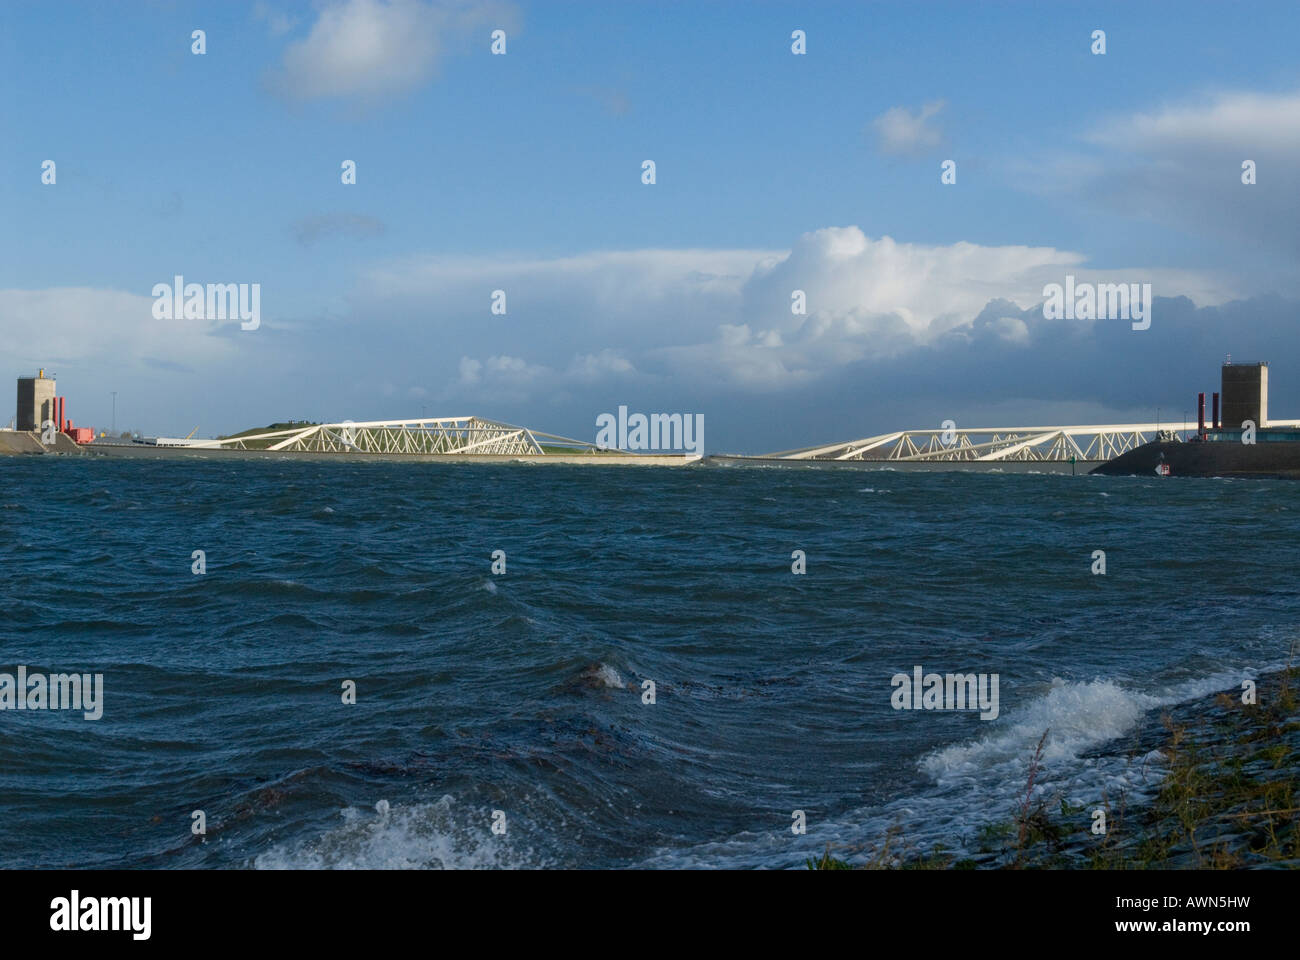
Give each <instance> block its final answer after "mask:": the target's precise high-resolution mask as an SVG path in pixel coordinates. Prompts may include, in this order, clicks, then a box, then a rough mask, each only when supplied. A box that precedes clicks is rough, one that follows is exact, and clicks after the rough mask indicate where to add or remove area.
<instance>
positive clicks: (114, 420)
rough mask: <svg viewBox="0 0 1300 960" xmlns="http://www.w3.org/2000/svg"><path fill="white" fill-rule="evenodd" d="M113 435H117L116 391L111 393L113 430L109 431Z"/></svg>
mask: <svg viewBox="0 0 1300 960" xmlns="http://www.w3.org/2000/svg"><path fill="white" fill-rule="evenodd" d="M109 433H112V434H114V435H116V434H117V391H116V390H114V391H113V429H112V430H110V431H109Z"/></svg>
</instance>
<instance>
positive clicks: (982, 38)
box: [0, 0, 1300, 453]
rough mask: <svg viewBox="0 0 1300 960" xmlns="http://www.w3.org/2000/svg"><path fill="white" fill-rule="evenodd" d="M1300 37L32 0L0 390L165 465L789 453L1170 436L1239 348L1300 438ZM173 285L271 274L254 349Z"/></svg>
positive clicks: (24, 12) (1257, 26)
mask: <svg viewBox="0 0 1300 960" xmlns="http://www.w3.org/2000/svg"><path fill="white" fill-rule="evenodd" d="M195 30H202V31H203V52H202V53H196V52H194V47H195V40H194V38H193V32H194V31H195ZM498 30H500V31H503V32H504V38H505V52H504V54H494V53H493V52H492V44H493V41H492V35H493V33H494V31H498ZM1098 30H1101V31H1104V35H1105V52H1104V53H1095V52H1094V49H1095V48H1096V46H1097V41H1096V40H1095V39H1094V32H1095V31H1098ZM795 31H803V37H804V43H803V46H804V49H805V51H806V52H804V53H801V54H799V53H795V52H794V50H793V49H792V47H794V46H795V45H796V41H795V40H794V39H792V34H793V33H794V32H795ZM1297 37H1300V5H1296V4H1294V3H1276V4H1270V3H1260V4H1250V5H1246V6H1241V5H1231V4H1223V3H1214V4H1208V3H1207V4H1201V3H1196V2H1189V0H1184V2H1178V3H1154V2H1153V3H1142V4H1133V3H1131V2H1125V3H1115V4H1108V3H1093V4H1066V3H1047V4H1029V3H1024V4H1020V3H1002V4H992V3H990V4H984V3H980V4H974V3H953V4H944V3H898V4H894V3H865V2H857V3H832V2H825V3H765V2H744V3H728V2H697V3H679V2H668V0H664V2H654V3H642V2H636V0H626V2H618V3H597V2H594V0H593V2H559V0H552V2H547V3H529V2H523V0H515V2H509V0H487V2H463V0H320V2H312V3H288V2H277V0H256V2H250V3H243V2H238V0H223V2H204V3H200V2H183V0H176V2H151V0H137V2H132V3H121V4H103V3H89V2H88V3H61V2H48V0H46V2H28V0H6V2H5V3H4V4H0V377H4V378H7V379H8V380H9V382H10V383H12V382H13V378H16V377H18V376H28V375H32V374H34V373H35V372H36V370H37V369H39V368H44V369H45V370H46V371H47V373H53V374H56V375H57V377H58V380H59V392H60V393H61V394H63V395H65V396H67V397H68V400H67V404H68V414H69V416H71V417H72V418H73V419H74V420H75V421H76V422H77V424H78V425H82V426H92V425H93V426H95V427H97V428H101V429H108V428H109V427H110V425H111V424H112V422H113V418H114V416H115V418H116V422H115V425H116V428H117V429H118V430H119V431H120V430H123V429H131V430H138V431H141V432H143V433H145V434H146V435H163V436H185V435H186V434H188V433H189V432H190V431H191V430H196V434H195V435H196V436H205V437H206V436H216V435H220V434H224V433H230V432H234V431H237V430H241V429H245V428H248V427H253V426H261V425H265V424H269V423H273V422H278V421H284V420H289V419H311V420H323V421H329V422H338V421H342V420H355V421H361V420H385V419H401V418H408V417H424V416H428V417H435V416H464V415H471V414H472V415H477V416H481V417H485V418H489V419H496V420H502V421H505V422H508V423H514V424H521V425H525V426H529V427H532V428H535V429H538V430H543V431H546V432H549V433H555V434H561V435H565V436H569V437H574V438H577V439H580V440H588V441H590V440H594V439H595V433H596V420H597V418H598V417H599V416H600V415H601V414H602V413H606V412H615V411H617V410H618V408H619V407H620V406H626V407H628V408H629V410H631V411H634V412H636V411H639V412H645V413H654V412H663V413H684V414H700V415H703V416H704V421H705V447H706V449H707V451H708V452H713V453H716V452H744V453H762V452H766V451H773V450H784V449H790V448H795V447H801V446H811V445H814V444H819V443H829V442H834V441H841V440H849V439H852V438H856V437H863V436H869V435H873V434H877V433H881V432H885V431H888V430H894V429H901V428H913V429H920V428H928V427H929V428H937V427H939V426H940V424H941V423H942V422H943V421H944V420H948V419H951V420H953V421H954V422H955V423H956V424H958V425H959V426H961V427H979V426H997V425H1007V426H1019V425H1031V424H1033V425H1039V424H1042V425H1047V424H1062V423H1070V424H1075V423H1078V424H1083V423H1105V422H1134V421H1143V422H1145V421H1150V420H1154V419H1155V418H1156V416H1157V410H1159V411H1161V413H1160V416H1161V417H1162V419H1164V420H1177V419H1178V418H1179V417H1180V416H1182V415H1185V414H1186V413H1187V412H1188V411H1191V413H1192V415H1193V416H1194V415H1195V395H1196V392H1197V391H1200V390H1205V391H1210V390H1215V389H1217V388H1218V371H1219V365H1220V363H1222V362H1223V360H1224V358H1225V357H1226V356H1227V355H1228V354H1231V355H1233V356H1234V357H1235V358H1237V359H1238V360H1239V361H1251V360H1265V361H1268V362H1269V364H1270V368H1271V373H1270V388H1271V398H1270V413H1271V414H1272V415H1273V416H1274V417H1279V418H1283V417H1289V418H1300V364H1298V363H1297V362H1296V358H1297V356H1300V351H1298V350H1297V346H1300V336H1298V334H1300V328H1298V327H1297V324H1298V323H1300V309H1297V308H1298V307H1300V55H1297V52H1296V42H1295V41H1296V38H1297ZM647 160H651V161H653V162H654V174H655V176H654V182H653V183H646V182H643V180H644V176H643V174H644V166H643V164H644V162H645V161H647ZM48 161H53V167H52V168H51V167H50V166H49V164H48ZM346 161H352V163H354V164H355V183H345V182H343V181H344V179H345V177H344V176H343V165H344V163H345V162H346ZM948 161H951V164H950V169H951V170H952V171H953V172H954V173H955V182H952V183H945V182H943V176H942V174H943V172H944V165H945V163H946V162H948ZM1245 161H1251V162H1252V163H1253V164H1254V173H1255V176H1254V181H1255V182H1253V183H1243V166H1242V165H1243V163H1244V162H1245ZM51 169H52V172H53V177H52V178H51V177H50V175H49V171H50V170H51ZM49 179H53V181H54V182H44V181H46V180H49ZM950 179H952V178H951V177H950ZM178 275H179V276H183V277H184V279H185V282H186V283H199V284H209V283H220V284H250V285H251V284H258V285H259V291H260V316H259V324H258V325H257V326H256V329H244V326H247V324H244V325H241V323H240V320H239V318H225V319H222V318H218V317H215V316H204V317H191V318H185V317H181V318H174V317H159V316H156V313H157V310H156V309H155V303H156V300H155V296H154V293H153V291H154V289H155V286H156V285H158V284H168V285H170V284H172V282H173V278H174V277H175V276H178ZM1067 275H1070V276H1073V277H1074V278H1075V279H1076V281H1078V282H1083V283H1096V284H1102V283H1139V284H1150V285H1151V286H1150V289H1151V296H1152V297H1153V301H1154V302H1153V304H1152V307H1151V317H1150V319H1151V324H1150V327H1149V328H1148V329H1141V330H1136V329H1133V328H1132V325H1131V324H1130V323H1129V322H1128V321H1127V320H1126V319H1113V318H1111V319H1097V320H1089V319H1085V320H1068V321H1065V320H1060V319H1049V318H1048V317H1046V316H1045V315H1044V310H1043V307H1042V303H1043V300H1044V288H1045V287H1046V286H1047V285H1049V284H1053V283H1057V284H1062V283H1064V282H1065V278H1066V276H1067ZM796 290H800V291H803V294H804V297H803V299H804V301H805V312H803V313H796V312H794V311H793V310H792V306H793V304H794V301H793V299H792V294H793V292H794V291H796ZM494 291H503V292H504V304H503V305H504V313H502V312H499V310H500V307H501V306H502V303H501V300H500V299H498V301H497V304H498V312H493V309H492V307H493V303H494ZM7 389H12V388H7ZM114 392H116V394H117V398H116V413H115V415H114V412H113V411H114V406H113V404H114V400H113V393H114ZM8 396H9V397H11V398H12V397H13V393H9V394H8ZM10 402H12V401H10ZM12 415H13V408H12V407H11V406H9V404H8V403H0V424H3V423H4V422H7V421H8V419H9V418H10V417H11V416H12Z"/></svg>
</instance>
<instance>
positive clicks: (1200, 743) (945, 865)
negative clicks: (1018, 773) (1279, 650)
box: [806, 666, 1300, 870]
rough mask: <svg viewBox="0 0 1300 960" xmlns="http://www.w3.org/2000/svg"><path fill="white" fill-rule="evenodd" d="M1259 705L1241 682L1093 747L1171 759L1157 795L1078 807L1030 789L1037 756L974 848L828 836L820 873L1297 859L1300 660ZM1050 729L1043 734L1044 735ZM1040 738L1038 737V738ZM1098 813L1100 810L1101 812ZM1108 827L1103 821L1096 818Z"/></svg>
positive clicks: (1271, 678)
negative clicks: (856, 843) (843, 847)
mask: <svg viewBox="0 0 1300 960" xmlns="http://www.w3.org/2000/svg"><path fill="white" fill-rule="evenodd" d="M1254 695H1255V698H1256V703H1255V704H1253V705H1252V704H1246V703H1243V702H1242V701H1243V697H1244V696H1245V694H1244V693H1243V690H1242V689H1241V688H1230V689H1227V690H1221V691H1218V692H1215V693H1211V694H1207V695H1205V696H1202V697H1198V698H1196V699H1193V700H1189V701H1186V702H1184V703H1180V704H1175V705H1173V706H1165V707H1157V708H1153V709H1151V710H1149V711H1147V713H1146V714H1145V716H1144V717H1143V719H1142V721H1141V722H1140V723H1139V725H1138V727H1137V729H1136V730H1134V731H1133V732H1132V733H1131V734H1130V735H1128V736H1126V737H1124V738H1123V739H1122V740H1117V741H1113V742H1112V743H1110V744H1107V745H1105V746H1103V747H1101V748H1098V749H1097V750H1096V751H1093V755H1094V756H1111V757H1114V756H1121V757H1125V758H1126V759H1127V760H1129V761H1130V762H1133V763H1144V762H1147V761H1148V760H1149V758H1150V756H1151V754H1152V753H1153V752H1158V753H1159V754H1160V756H1161V758H1162V760H1161V762H1160V764H1159V766H1160V768H1161V771H1162V775H1160V776H1159V777H1158V779H1155V778H1153V779H1154V782H1153V792H1152V794H1151V796H1150V798H1149V799H1148V800H1145V801H1139V802H1137V803H1133V804H1130V800H1131V798H1130V797H1129V796H1128V795H1126V794H1121V795H1119V796H1116V797H1109V798H1104V799H1103V801H1102V803H1101V804H1100V805H1088V806H1078V807H1075V806H1071V805H1070V804H1069V803H1068V802H1066V801H1065V800H1064V798H1062V797H1061V796H1060V795H1059V794H1058V793H1054V792H1044V793H1040V794H1038V795H1033V794H1032V787H1033V780H1034V776H1035V773H1036V770H1037V762H1036V758H1035V760H1034V761H1033V762H1031V764H1030V774H1029V779H1028V783H1027V785H1026V789H1025V791H1024V795H1025V796H1026V798H1027V799H1026V800H1025V801H1024V802H1023V803H1022V804H1020V805H1019V808H1018V809H1012V810H1008V811H1007V819H1006V820H1005V821H1002V822H1000V823H999V824H997V825H996V826H995V827H992V828H986V829H985V830H982V831H981V832H980V835H979V849H978V852H976V853H975V854H974V855H969V856H963V857H961V858H958V857H956V856H954V855H952V854H948V853H946V852H945V850H944V846H943V845H942V844H936V845H934V846H933V847H931V848H930V849H928V850H917V849H914V848H910V847H909V846H908V844H907V842H906V838H905V837H900V836H899V834H898V833H897V832H891V833H890V834H889V835H887V836H886V838H885V839H884V840H883V841H882V842H881V843H880V844H878V845H877V846H876V847H875V848H873V849H871V850H869V851H868V853H867V854H866V857H865V859H860V858H855V859H854V860H852V861H848V860H843V859H840V858H839V857H837V856H836V854H835V846H834V845H830V846H828V847H827V849H826V851H825V852H824V853H823V854H822V855H821V856H820V857H818V858H816V859H808V860H807V861H806V866H807V867H808V868H809V869H813V870H857V869H902V870H915V869H930V870H988V869H993V870H998V869H1011V870H1016V869H1053V870H1087V869H1091V870H1188V869H1192V870H1237V869H1267V868H1289V869H1298V868H1300V667H1294V666H1291V667H1287V668H1284V669H1281V670H1277V671H1274V672H1272V673H1267V674H1263V675H1261V676H1260V677H1259V678H1258V679H1257V680H1256V681H1255V691H1254ZM1044 736H1046V735H1044ZM1040 746H1041V744H1040ZM1099 814H1100V815H1099ZM1099 825H1100V827H1101V829H1100V830H1099V829H1098V827H1099Z"/></svg>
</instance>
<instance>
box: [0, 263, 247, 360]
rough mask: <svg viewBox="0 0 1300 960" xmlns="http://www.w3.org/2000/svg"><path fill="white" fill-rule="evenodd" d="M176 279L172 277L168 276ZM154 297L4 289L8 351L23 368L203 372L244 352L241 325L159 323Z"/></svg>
mask: <svg viewBox="0 0 1300 960" xmlns="http://www.w3.org/2000/svg"><path fill="white" fill-rule="evenodd" d="M168 281H170V278H168ZM153 305H154V300H153V297H151V296H144V295H142V294H135V293H126V292H123V291H121V290H101V289H93V288H89V287H56V288H51V289H46V290H0V351H2V352H3V353H5V354H6V355H7V356H10V357H12V358H13V359H14V360H16V361H18V362H23V363H27V364H29V365H30V364H37V365H39V366H43V367H49V366H50V365H51V364H55V363H58V364H61V365H76V366H84V365H86V364H88V363H89V362H91V361H94V362H95V363H98V364H102V365H104V366H112V367H115V368H117V369H120V370H125V371H129V370H136V369H139V367H140V364H141V362H142V361H144V362H146V363H147V364H148V365H150V366H152V367H154V368H163V369H166V368H170V369H186V368H188V369H198V368H200V367H204V366H210V365H212V364H216V363H221V362H224V361H226V360H229V359H231V358H233V357H234V356H235V354H236V353H237V350H236V347H235V342H237V341H233V339H232V338H231V337H229V336H221V335H219V334H218V332H219V331H221V330H222V329H223V327H224V332H225V333H230V332H232V331H234V332H238V324H239V321H238V320H237V319H236V320H227V321H207V320H159V319H156V318H155V317H154V315H153Z"/></svg>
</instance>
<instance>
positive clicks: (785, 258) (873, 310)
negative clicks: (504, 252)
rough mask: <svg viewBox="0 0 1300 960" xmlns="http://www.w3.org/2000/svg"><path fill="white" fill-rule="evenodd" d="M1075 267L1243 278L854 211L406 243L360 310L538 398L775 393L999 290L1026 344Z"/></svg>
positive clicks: (485, 378)
mask: <svg viewBox="0 0 1300 960" xmlns="http://www.w3.org/2000/svg"><path fill="white" fill-rule="evenodd" d="M1067 274H1072V275H1073V276H1074V277H1075V279H1076V281H1077V282H1080V283H1082V282H1097V283H1130V282H1137V283H1150V284H1152V292H1153V295H1155V296H1160V297H1163V296H1178V295H1187V296H1190V297H1192V298H1194V299H1195V300H1196V301H1197V302H1198V303H1201V304H1210V303H1220V302H1223V301H1224V300H1226V299H1229V298H1230V297H1231V296H1234V295H1236V293H1237V291H1235V290H1226V289H1220V288H1219V287H1217V286H1216V285H1215V284H1214V282H1213V281H1212V280H1211V279H1209V278H1206V277H1203V276H1200V275H1198V274H1196V273H1193V272H1190V271H1173V270H1167V269H1148V268H1143V267H1129V268H1124V269H1099V268H1095V267H1091V266H1088V265H1087V264H1086V257H1085V256H1084V255H1083V254H1081V253H1077V252H1073V251H1068V250H1058V249H1056V248H1053V247H1030V246H1019V245H1017V246H998V247H993V246H982V245H980V244H974V243H966V242H961V243H955V244H948V245H926V244H915V243H902V242H899V241H896V240H894V239H893V238H891V237H879V238H871V237H868V236H866V235H865V234H864V233H863V232H862V231H861V230H860V229H859V228H858V227H855V226H849V227H827V228H824V229H821V230H816V231H813V232H810V233H807V234H805V235H803V236H801V237H800V238H799V239H798V240H797V241H796V242H795V244H794V246H793V247H792V248H791V249H790V250H788V251H764V250H633V251H615V252H604V253H591V254H580V255H575V256H568V257H557V258H553V259H537V258H492V257H456V258H443V257H422V258H410V259H407V260H404V261H401V262H399V263H395V264H391V265H388V266H383V267H379V268H376V269H374V270H373V271H372V272H371V273H369V274H368V275H367V276H366V277H365V279H364V283H363V290H362V292H361V293H360V294H359V297H358V299H359V300H360V301H361V304H360V305H359V306H358V312H359V313H364V314H365V315H367V316H385V317H389V318H398V319H396V320H395V322H397V323H399V324H407V325H409V326H410V328H411V333H410V335H411V336H413V337H414V336H419V337H427V336H436V337H439V338H442V339H446V338H448V337H453V336H454V337H455V338H456V342H457V344H458V345H459V346H460V347H461V348H462V349H464V350H466V355H465V358H464V359H462V360H461V362H460V369H459V380H460V384H461V385H462V386H469V385H478V386H483V387H485V388H488V387H494V386H506V385H508V386H509V387H510V388H511V389H512V390H515V391H528V390H532V391H535V392H536V395H539V396H540V395H542V393H543V391H557V390H563V391H569V390H573V389H576V388H577V387H580V386H583V385H587V386H594V385H597V384H599V383H600V382H602V381H606V380H615V381H617V382H620V383H638V384H643V385H644V384H648V383H651V382H658V383H664V382H667V381H669V380H672V379H673V378H686V379H690V380H691V381H692V382H697V383H699V384H702V385H704V386H705V387H707V388H709V389H718V390H726V389H728V388H730V387H738V388H741V389H744V390H747V391H773V390H782V389H788V388H790V387H795V386H798V385H801V384H806V383H809V382H812V381H816V380H819V379H822V378H825V377H828V376H830V375H832V374H833V373H834V372H835V371H836V370H838V369H841V368H843V367H845V366H847V365H849V364H853V363H858V362H862V361H872V360H881V359H888V358H891V357H897V356H899V355H901V354H903V353H906V352H909V351H913V350H917V349H920V348H925V347H927V346H930V345H932V344H934V343H936V342H937V341H939V340H940V339H941V338H943V337H944V336H946V335H948V334H950V333H951V332H953V331H960V330H963V329H969V328H970V327H971V325H972V324H973V322H974V321H975V319H976V318H977V317H978V316H979V315H980V313H981V311H982V310H983V309H984V308H985V306H986V305H987V304H989V303H990V302H992V301H1006V303H1007V307H1008V310H1007V312H1005V313H1002V314H1000V316H1003V317H1006V318H1008V319H1006V320H1003V321H998V324H997V327H996V330H997V333H998V335H999V336H1000V337H1001V339H1003V340H1004V341H1007V342H1008V343H1010V344H1017V343H1025V342H1028V341H1029V340H1031V339H1032V333H1033V330H1032V327H1033V326H1034V321H1033V320H1032V319H1031V320H1029V321H1026V320H1024V319H1022V318H1018V317H1015V315H1014V312H1013V311H1014V310H1025V309H1027V308H1030V307H1032V306H1034V305H1036V304H1039V303H1041V302H1042V299H1043V296H1042V291H1043V287H1044V286H1045V285H1046V284H1048V283H1064V281H1065V277H1066V275H1067ZM494 289H504V290H506V291H507V293H508V296H509V313H508V314H507V315H505V316H492V315H490V313H489V303H490V292H491V291H492V290H494ZM794 290H803V291H804V292H805V294H806V297H807V310H808V312H807V315H795V314H793V313H791V309H790V306H791V292H792V291H794ZM430 305H434V306H433V307H432V308H431V307H430ZM402 318H404V319H402ZM1156 322H1158V318H1157V320H1156ZM1087 323H1088V321H1079V324H1080V326H1084V325H1086V324H1087ZM507 345H508V346H507ZM503 346H506V349H505V350H503V349H502V348H503ZM575 348H576V350H575ZM475 357H477V358H478V359H474V358H475ZM484 357H487V358H488V359H486V360H484V359H482V358H484ZM524 357H526V358H527V360H526V361H525V360H524V359H521V358H524Z"/></svg>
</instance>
